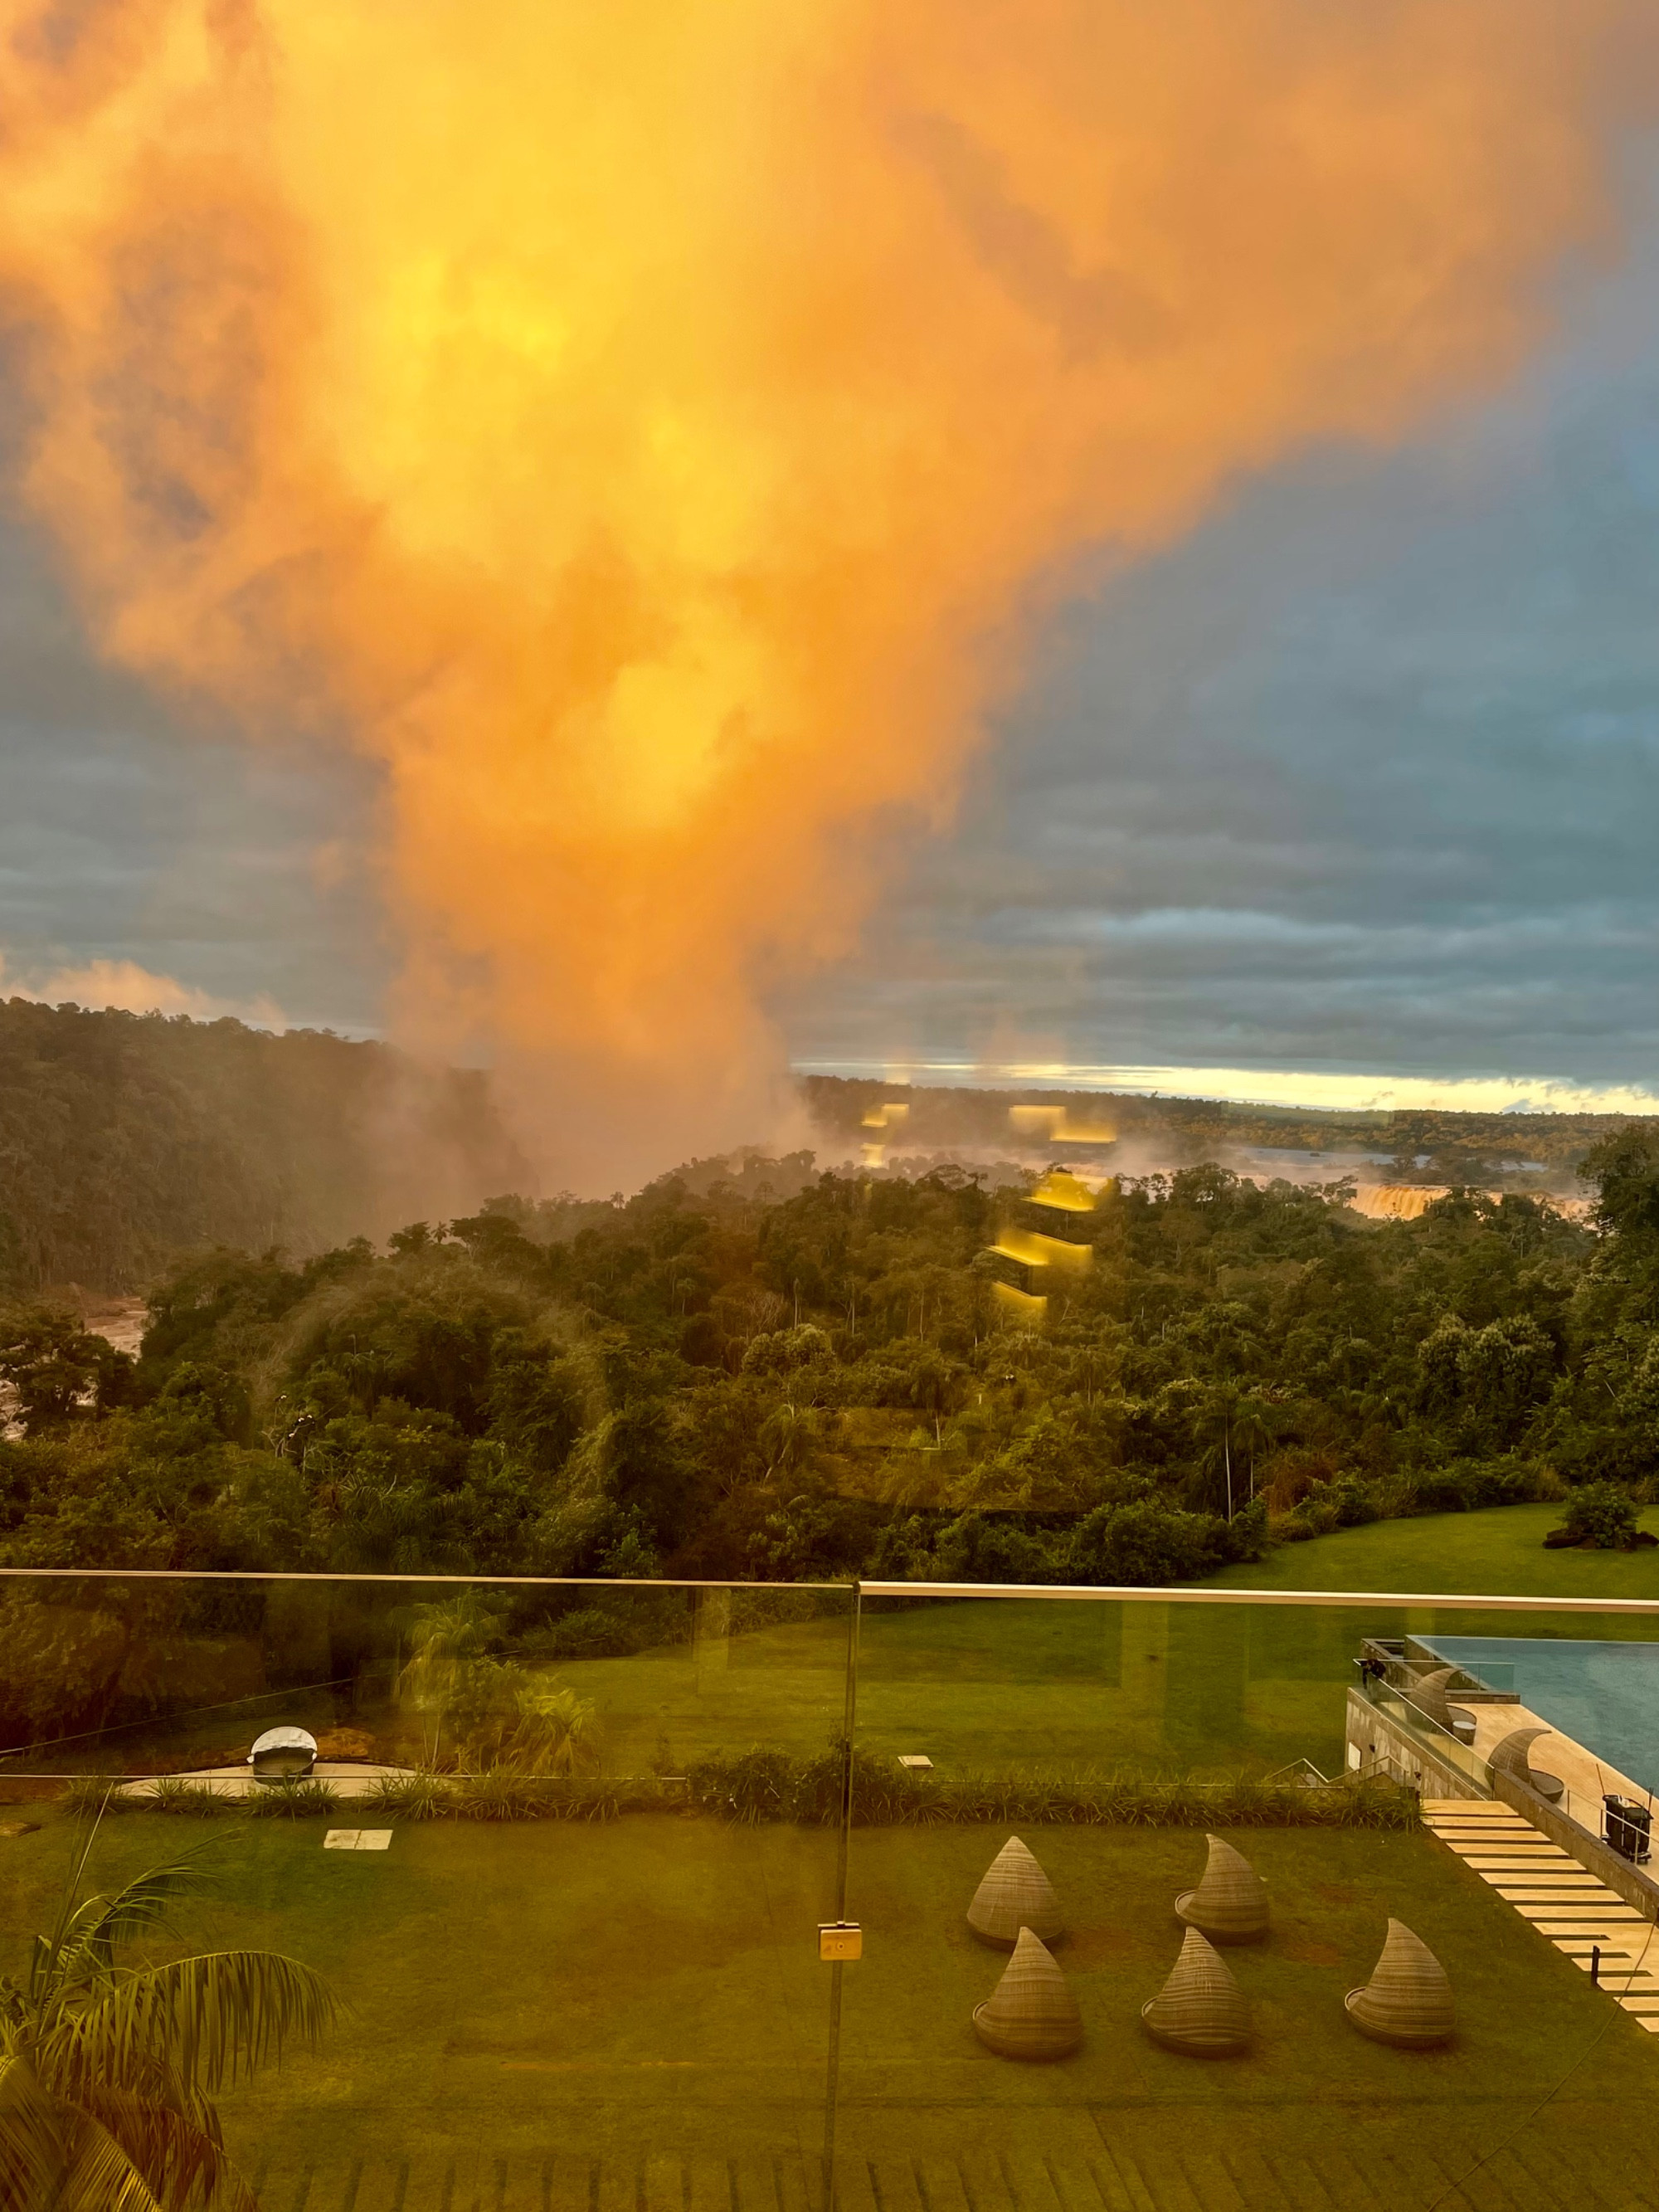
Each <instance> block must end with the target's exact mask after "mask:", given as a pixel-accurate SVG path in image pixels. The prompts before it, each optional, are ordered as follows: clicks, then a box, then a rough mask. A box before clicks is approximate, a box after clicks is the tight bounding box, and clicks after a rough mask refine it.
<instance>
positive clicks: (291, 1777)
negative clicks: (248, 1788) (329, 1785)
mask: <svg viewBox="0 0 1659 2212" xmlns="http://www.w3.org/2000/svg"><path fill="white" fill-rule="evenodd" d="M247 1763H248V1765H250V1766H251V1767H252V1769H253V1778H254V1780H255V1781H256V1782H297V1781H299V1780H300V1779H301V1778H302V1777H303V1776H305V1775H307V1774H309V1773H310V1771H311V1770H312V1768H313V1766H314V1765H316V1763H317V1739H316V1737H315V1736H314V1735H310V1734H309V1733H308V1732H307V1730H306V1729H302V1728H274V1729H266V1730H265V1732H264V1735H262V1736H260V1737H259V1738H258V1741H256V1742H255V1744H254V1747H253V1748H252V1751H251V1752H249V1753H248V1755H247Z"/></svg>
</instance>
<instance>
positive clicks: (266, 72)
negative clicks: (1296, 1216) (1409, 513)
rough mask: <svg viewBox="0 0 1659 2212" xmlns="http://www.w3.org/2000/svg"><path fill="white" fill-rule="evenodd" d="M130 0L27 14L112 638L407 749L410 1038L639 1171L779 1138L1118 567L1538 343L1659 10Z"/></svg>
mask: <svg viewBox="0 0 1659 2212" xmlns="http://www.w3.org/2000/svg"><path fill="white" fill-rule="evenodd" d="M78 22H79V27H78V28H75V27H70V26H69V25H68V19H66V18H65V17H64V15H62V14H61V12H55V13H43V12H42V11H41V10H40V9H39V8H38V7H37V6H35V5H33V4H30V5H21V4H19V0H0V23H3V26H4V28H5V31H6V33H7V35H6V38H5V40H4V43H3V53H0V112H3V114H4V116H5V118H6V124H5V131H4V135H3V137H0V281H3V282H4V283H5V284H6V285H7V287H8V289H9V294H10V295H11V305H12V309H13V313H14V314H16V315H21V318H22V319H23V321H24V323H25V325H26V326H27V330H28V331H29V333H30V338H31V350H30V355H29V363H30V368H31V371H32V391H33V395H34V399H35V404H36V412H35V416H34V418H33V439H32V442H31V444H30V447H29V452H28V460H27V481H26V489H27V495H28V496H29V498H30V499H31V500H32V501H33V503H34V505H35V506H36V507H38V509H39V510H40V512H41V513H44V514H46V515H47V516H49V517H50V518H51V519H52V521H53V522H54V523H55V525H56V526H57V527H58V529H59V530H60V532H62V534H63V537H64V542H65V544H67V546H68V547H69V549H70V553H71V555H72V557H73V561H74V564H75V567H76V573H77V574H78V575H79V577H80V579H81V581H82V587H83V590H84V593H85V599H86V604H87V605H88V610H89V611H90V618H91V620H92V621H93V622H94V624H95V626H96V629H97V632H98V635H99V636H100V638H101V640H102V641H103V643H104V645H105V647H106V649H107V650H108V651H109V652H110V653H112V654H113V655H115V656H117V657H118V658H120V659H123V660H125V661H126V662H128V663H130V664H131V665H136V666H138V667H140V668H143V669H145V670H147V671H149V672H150V673H151V675H152V676H153V677H155V678H156V679H157V680H158V681H161V682H163V683H166V684H172V685H175V686H179V687H181V688H182V689H184V690H200V691H203V692H204V693H208V694H210V695H212V696H214V697H215V698H216V699H217V700H219V701H221V702H223V701H228V702H230V703H231V704H232V705H233V706H234V708H237V709H238V710H239V711H240V713H241V714H243V715H244V716H245V718H246V721H247V723H248V725H249V726H250V727H251V728H252V727H257V726H258V724H259V723H260V722H261V721H262V720H273V719H276V720H280V719H284V718H288V719H291V718H293V717H295V715H299V716H302V717H304V718H305V719H306V720H308V721H312V722H315V723H320V724H321V725H322V726H325V727H331V728H335V729H337V731H338V732H339V733H340V738H341V742H342V743H349V744H355V745H357V746H359V747H361V748H362V749H363V750H365V751H366V752H368V753H369V754H371V755H372V756H373V757H374V758H375V759H377V760H378V761H379V762H380V763H382V764H383V766H384V769H385V771H386V777H387V781H388V792H389V817H388V831H387V836H388V841H389V842H388V851H387V854H386V871H387V877H386V879H387V883H388V885H389V888H390V894H391V897H392V902H393V905H394V908H395V910H396V912H397V915H398V919H399V921H400V924H401V926H402V928H403V930H404V933H405V937H406V939H407V944H408V962H407V968H406V973H405V980H404V987H403V990H402V993H401V997H400V1001H399V1008H398V1018H399V1021H400V1023H401V1025H402V1026H403V1027H404V1030H406V1031H410V1032H412V1033H414V1035H415V1036H416V1039H417V1041H419V1042H426V1043H433V1044H441V1043H447V1042H453V1040H454V1039H455V1038H456V1037H458V1036H469V1035H470V1036H476V1035H478V1034H481V1033H482V1034H483V1035H486V1036H489V1037H490V1038H491V1039H493V1040H494V1041H495V1044H496V1046H497V1047H498V1048H499V1049H501V1051H502V1052H503V1053H504V1054H506V1055H507V1056H508V1058H509V1059H515V1060H518V1061H519V1062H520V1064H521V1065H522V1066H524V1067H525V1068H526V1069H529V1070H534V1071H539V1076H540V1081H541V1083H542V1086H543V1088H544V1091H545V1093H546V1094H547V1095H549V1096H550V1097H553V1098H554V1099H555V1100H558V1099H560V1098H563V1097H572V1096H573V1095H574V1097H576V1098H578V1099H580V1101H582V1102H584V1103H585V1106H586V1114H587V1121H588V1126H589V1127H598V1128H599V1132H600V1134H599V1138H598V1139H597V1144H598V1148H599V1153H600V1154H604V1153H605V1152H606V1150H607V1149H608V1151H609V1152H610V1154H611V1158H612V1160H614V1161H616V1162H617V1164H620V1160H619V1158H618V1157H617V1156H619V1155H621V1154H623V1153H625V1152H627V1151H628V1149H629V1147H630V1146H633V1145H635V1144H637V1145H639V1146H642V1147H644V1148H645V1150H646V1151H647V1152H649V1150H650V1149H651V1147H652V1146H653V1145H654V1144H656V1143H658V1142H659V1141H660V1142H661V1143H663V1144H665V1145H666V1146H667V1147H668V1149H669V1150H671V1151H674V1152H681V1153H684V1152H687V1151H690V1150H691V1149H695V1148H696V1147H698V1146H707V1145H708V1144H711V1143H713V1142H716V1141H719V1140H720V1139H724V1138H729V1137H730V1136H731V1135H732V1134H733V1133H740V1132H738V1131H735V1130H734V1128H733V1126H732V1123H733V1118H734V1116H737V1115H740V1114H742V1113H744V1112H747V1111H749V1110H750V1109H751V1108H752V1105H753V1101H754V1097H755V1095H756V1091H755V1085H756V1083H757V1079H758V1078H759V1077H760V1076H763V1074H764V1073H765V1071H766V1070H767V1068H768V1067H769V1066H770V1065H771V1064H772V1060H773V1057H774V1051H773V1045H772V1042H771V1039H770V1037H769V1032H768V1030H767V1026H766V1024H765V1021H764V1019H763V1015H762V1014H761V1012H759V1008H760V1006H762V1004H763V1000H764V996H765V994H766V992H767V990H768V989H769V987H770V986H772V985H773V984H774V983H775V981H777V980H778V979H779V978H780V977H781V976H787V975H789V974H792V973H795V972H799V970H801V969H804V968H806V967H809V966H811V964H813V963H822V962H825V961H830V960H834V959H835V958H836V957H838V956H840V955H842V953H844V952H845V951H847V950H848V947H849V946H850V945H851V944H852V943H853V941H854V937H855V934H856V931H857V927H858V924H859V921H860V915H861V914H862V912H863V911H864V909H865V908H866V903H867V901H868V899H869V896H870V895H871V891H872V880H873V876H874V872H875V869H876V866H877V862H876V860H875V858H874V855H875V854H876V852H877V850H878V841H877V839H876V838H875V837H873V836H872V829H878V830H880V831H882V832H884V833H887V832H890V829H891V828H892V825H894V824H895V823H900V824H903V823H911V824H914V825H917V826H929V825H937V824H938V823H941V822H942V821H943V820H945V818H946V817H947V816H948V813H949V810H950V806H951V799H952V795H953V793H954V789H955V784H956V778H957V773H958V771H959V769H960V767H961V765H962V763H963V759H964V757H966V755H967V753H968V751H969V749H970V748H971V747H972V745H973V744H975V742H976V740H977V737H978V733H979V731H980V727H981V718H982V714H983V712H984V709H985V708H986V706H987V702H989V701H991V700H992V699H993V698H994V697H995V696H997V695H998V694H999V693H1000V691H1002V690H1005V689H1006V687H1007V686H1008V685H1009V684H1011V683H1012V681H1013V680H1014V678H1015V677H1016V676H1017V673H1018V665H1019V658H1020V652H1021V647H1022V643H1023V640H1024V632H1025V629H1026V627H1027V624H1028V623H1029V619H1030V615H1031V613H1032V611H1033V610H1034V609H1036V608H1037V607H1040V605H1042V600H1043V598H1044V596H1045V593H1046V592H1047V591H1048V589H1049V588H1050V587H1051V586H1052V584H1053V582H1054V580H1055V578H1056V577H1057V576H1058V575H1059V574H1061V573H1062V572H1063V568H1064V564H1065V563H1066V562H1067V561H1068V560H1071V559H1072V558H1073V556H1076V555H1077V554H1078V553H1079V551H1081V550H1085V549H1087V548H1089V547H1091V546H1097V545H1100V544H1111V545H1114V546H1116V547H1119V548H1122V549H1127V550H1130V551H1133V550H1137V549H1141V548H1146V547H1149V546H1152V545H1155V544H1158V543H1159V542H1160V541H1163V540H1165V539H1167V538H1169V537H1170V534H1171V533H1173V532H1178V531H1179V530H1181V529H1182V528H1183V527H1185V526H1187V525H1188V524H1189V523H1190V522H1191V521H1192V520H1193V519H1194V517H1195V516H1196V515H1198V514H1199V513H1201V511H1202V509H1203V507H1204V506H1205V503H1206V501H1207V500H1209V499H1210V498H1211V497H1212V495H1214V493H1215V492H1216V489H1217V488H1218V486H1220V485H1223V484H1225V482H1226V481H1227V480H1228V479H1229V477H1231V476H1233V475H1235V474H1236V473H1237V471H1241V470H1248V469H1252V468H1255V467H1259V466H1261V465H1263V464H1265V463H1267V462H1269V461H1271V460H1272V459H1273V458H1274V457H1275V456H1278V455H1280V454H1283V453H1285V452H1286V451H1287V450H1288V449H1291V448H1292V447H1296V446H1297V445H1300V444H1303V443H1304V442H1306V441H1310V440H1316V439H1322V438H1331V437H1349V438H1359V439H1385V438H1389V437H1392V436H1394V435H1397V434H1398V433H1399V432H1400V431H1401V428H1402V427H1403V426H1405V425H1407V423H1409V422H1410V421H1411V420H1412V419H1413V416H1415V415H1417V414H1418V413H1419V411H1420V410H1423V409H1424V408H1425V407H1426V406H1429V405H1431V404H1434V403H1436V402H1437V401H1440V400H1442V399H1443V398H1446V397H1448V396H1449V395H1452V394H1455V393H1456V392H1459V391H1461V390H1463V389H1465V388H1468V387H1469V386H1473V385H1476V384H1480V383H1481V382H1484V381H1486V380H1491V379H1492V378H1494V377H1496V376H1498V375H1500V374H1503V372H1504V370H1505V368H1507V367H1508V365H1509V364H1510V362H1513V361H1514V360H1515V358H1516V356H1517V355H1518V353H1519V352H1520V351H1521V349H1523V348H1524V347H1525V346H1526V344H1527V343H1528V342H1529V340H1530V339H1531V338H1532V337H1534V334H1535V331H1536V330H1537V327H1538V324H1539V308H1538V305H1537V301H1538V297H1539V293H1540V287H1541V282H1542V280H1543V279H1544V278H1545V276H1547V272H1548V270H1549V269H1550V267H1551V266H1552V264H1553V261H1554V260H1555V258H1557V257H1558V256H1559V254H1560V253H1561V252H1562V251H1563V250H1564V249H1565V248H1568V247H1571V246H1576V245H1582V244H1583V243H1585V242H1587V241H1593V240H1597V239H1598V238H1601V237H1602V236H1603V235H1604V234H1605V233H1606V230H1607V221H1608V217H1607V206H1606V196H1605V179H1604V176H1603V161H1602V150H1603V147H1604V145H1605V143H1606V142H1607V139H1608V137H1609V136H1610V134H1611V131H1612V128H1613V123H1614V122H1615V121H1616V119H1617V107H1618V100H1619V99H1620V88H1621V87H1623V86H1624V85H1626V84H1629V83H1633V82H1637V81H1638V79H1639V78H1640V77H1641V76H1642V74H1643V72H1642V70H1641V69H1640V68H1638V66H1637V61H1638V57H1637V55H1636V54H1635V52H1634V47H1635V44H1636V41H1637V39H1638V28H1640V27H1643V26H1645V25H1650V9H1648V8H1647V7H1645V6H1641V7H1638V6H1637V5H1635V4H1633V0H1371V4H1370V5H1368V6H1366V7H1365V8H1364V9H1318V8H1310V6H1308V5H1307V4H1306V0H1160V4H1159V5H1158V7H1156V8H1152V9H1149V8H1147V7H1146V6H1144V5H1142V4H1140V0H903V4H901V5H899V6H897V7H894V6H892V5H888V6H885V7H878V6H875V5H873V4H869V3H868V0H718V4H717V0H682V4H679V5H677V6H674V7H665V6H663V5H662V4H660V0H611V4H609V5H607V6H605V7H603V8H575V7H571V6H567V5H561V4H554V3H553V0H492V4H491V5H490V6H489V8H487V9H479V8H477V6H475V5H471V4H462V0H403V4H401V5H399V6H398V7H396V8H386V7H383V6H374V7H371V6H369V5H368V4H366V0H326V4H325V0H263V4H261V3H260V0H125V4H124V5H122V6H120V7H118V8H112V9H94V10H88V11H86V12H85V13H84V15H82V17H80V18H79V19H78ZM1643 35H1644V37H1645V38H1646V41H1647V52H1646V55H1645V59H1646V61H1647V62H1648V63H1650V62H1651V60H1652V58H1653V54H1652V45H1653V40H1652V37H1651V33H1650V30H1647V31H1644V33H1643ZM572 1086H574V1093H573V1089H572ZM636 1100H642V1101H643V1102H644V1103H643V1105H642V1106H641V1108H640V1109H639V1112H638V1115H637V1117H636V1119H635V1120H634V1121H630V1113H631V1112H632V1110H633V1109H631V1108H630V1106H629V1102H630V1101H636ZM664 1127H665V1129H666V1130H667V1132H668V1133H667V1134H666V1135H659V1132H660V1130H661V1129H662V1128H664Z"/></svg>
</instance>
